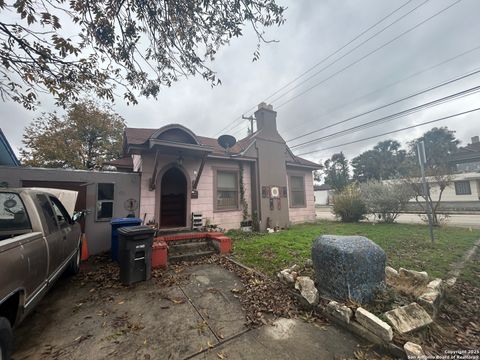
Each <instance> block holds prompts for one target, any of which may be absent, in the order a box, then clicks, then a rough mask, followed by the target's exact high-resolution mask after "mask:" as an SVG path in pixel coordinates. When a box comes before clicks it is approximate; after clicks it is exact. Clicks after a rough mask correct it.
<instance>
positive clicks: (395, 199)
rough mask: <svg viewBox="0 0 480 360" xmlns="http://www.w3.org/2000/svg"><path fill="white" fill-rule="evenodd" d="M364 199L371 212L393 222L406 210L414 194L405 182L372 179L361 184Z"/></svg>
mask: <svg viewBox="0 0 480 360" xmlns="http://www.w3.org/2000/svg"><path fill="white" fill-rule="evenodd" d="M360 193H361V196H362V200H363V202H364V203H365V205H366V207H367V212H368V213H369V214H373V215H375V217H376V218H377V219H378V220H379V221H381V222H385V223H393V222H395V219H396V218H397V217H398V215H399V213H401V212H402V211H404V210H405V208H406V206H407V204H408V202H409V201H410V199H412V198H413V196H414V194H413V191H412V189H411V187H409V186H408V185H405V184H403V183H384V182H381V181H371V182H368V183H365V184H362V185H361V186H360Z"/></svg>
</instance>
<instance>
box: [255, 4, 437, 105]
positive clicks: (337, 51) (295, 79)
mask: <svg viewBox="0 0 480 360" xmlns="http://www.w3.org/2000/svg"><path fill="white" fill-rule="evenodd" d="M412 1H413V0H409V1H407V2H405V3H403V5H401V6H400V7H398V8H396V9H395V10H393V11H392V12H390V13H389V14H387V15H385V16H384V17H383V18H381V19H380V20H378V21H377V22H376V23H375V24H373V25H371V26H369V27H368V28H367V29H365V30H363V31H362V32H361V33H360V34H358V35H357V36H355V37H354V38H353V39H351V40H349V41H348V42H347V43H345V44H344V45H342V46H341V47H339V48H338V49H337V50H335V51H334V52H333V53H331V54H330V55H328V56H326V57H324V58H323V59H321V60H320V61H318V62H317V63H315V64H314V65H313V66H311V67H310V68H308V69H307V70H305V71H304V72H302V73H301V74H300V75H298V76H297V77H295V78H294V79H293V80H291V81H289V82H288V83H287V84H285V85H283V86H282V87H280V88H279V89H278V90H276V91H275V92H274V93H272V94H271V95H269V96H268V97H266V98H265V99H264V101H267V100H268V99H270V98H271V97H272V96H275V95H277V94H278V93H279V92H280V91H282V90H283V89H285V88H287V87H288V86H290V85H291V84H293V83H294V82H296V81H297V80H299V79H301V78H302V77H303V76H304V75H306V74H308V73H309V72H310V71H312V70H313V69H315V68H317V66H319V65H321V64H323V63H324V62H325V61H327V60H328V59H330V58H331V57H332V56H334V55H336V54H338V53H339V52H340V51H342V50H343V49H345V48H346V47H347V46H348V45H350V44H352V43H353V42H355V41H356V40H358V39H359V38H361V37H362V36H363V35H365V34H366V33H367V32H369V31H370V30H372V29H373V28H374V27H376V26H377V25H379V24H381V23H382V22H384V21H385V20H386V19H388V18H389V17H390V16H392V15H393V14H395V13H396V12H398V11H400V10H401V9H403V8H404V7H405V6H407V5H408V4H409V3H411V2H412ZM428 1H430V0H426V1H424V2H423V3H422V4H421V5H419V6H417V7H415V8H414V9H413V10H411V11H409V12H408V13H407V14H405V15H403V16H402V17H400V18H399V19H397V20H396V21H398V20H400V19H402V18H403V17H405V16H407V15H409V14H410V13H412V12H413V11H415V10H416V9H418V8H419V7H420V6H422V5H424V4H426V3H427V2H428ZM394 23H395V22H394ZM394 23H391V24H390V25H388V26H387V28H388V27H390V26H392V25H393V24H394ZM387 28H383V29H382V30H381V31H379V32H377V33H376V34H375V35H374V36H372V37H370V38H368V39H367V41H368V40H371V39H372V38H373V37H375V36H377V35H378V34H380V33H381V32H383V31H384V30H386V29H387ZM367 41H364V42H363V43H362V44H364V43H365V42H367Z"/></svg>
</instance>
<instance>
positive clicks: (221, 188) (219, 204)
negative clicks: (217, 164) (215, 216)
mask: <svg viewBox="0 0 480 360" xmlns="http://www.w3.org/2000/svg"><path fill="white" fill-rule="evenodd" d="M238 193H239V189H238V172H237V171H223V170H218V171H217V186H216V210H236V209H238Z"/></svg>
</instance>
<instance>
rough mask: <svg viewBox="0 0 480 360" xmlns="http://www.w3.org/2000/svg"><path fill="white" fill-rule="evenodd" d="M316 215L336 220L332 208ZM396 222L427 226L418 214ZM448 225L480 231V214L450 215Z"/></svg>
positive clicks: (405, 216)
mask: <svg viewBox="0 0 480 360" xmlns="http://www.w3.org/2000/svg"><path fill="white" fill-rule="evenodd" d="M316 214H317V219H319V220H331V221H333V220H335V215H333V213H332V210H331V207H320V208H316ZM396 221H397V222H398V223H403V224H425V222H424V221H422V219H421V218H420V216H418V215H417V214H401V215H399V217H398V218H397V220H396ZM446 225H447V226H457V227H465V228H472V229H480V213H479V214H459V215H450V216H449V217H448V219H447V221H446Z"/></svg>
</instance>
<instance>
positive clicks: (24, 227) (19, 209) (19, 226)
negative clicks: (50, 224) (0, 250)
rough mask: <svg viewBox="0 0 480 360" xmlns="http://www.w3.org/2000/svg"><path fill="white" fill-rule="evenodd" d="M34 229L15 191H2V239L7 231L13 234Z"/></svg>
mask: <svg viewBox="0 0 480 360" xmlns="http://www.w3.org/2000/svg"><path fill="white" fill-rule="evenodd" d="M31 230H32V226H31V225H30V220H29V218H28V214H27V211H26V210H25V206H24V204H23V202H22V199H20V196H18V194H15V193H8V192H2V193H0V236H1V237H0V239H1V238H2V237H3V235H8V234H6V233H7V232H11V235H13V234H18V233H25V232H28V231H31Z"/></svg>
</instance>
